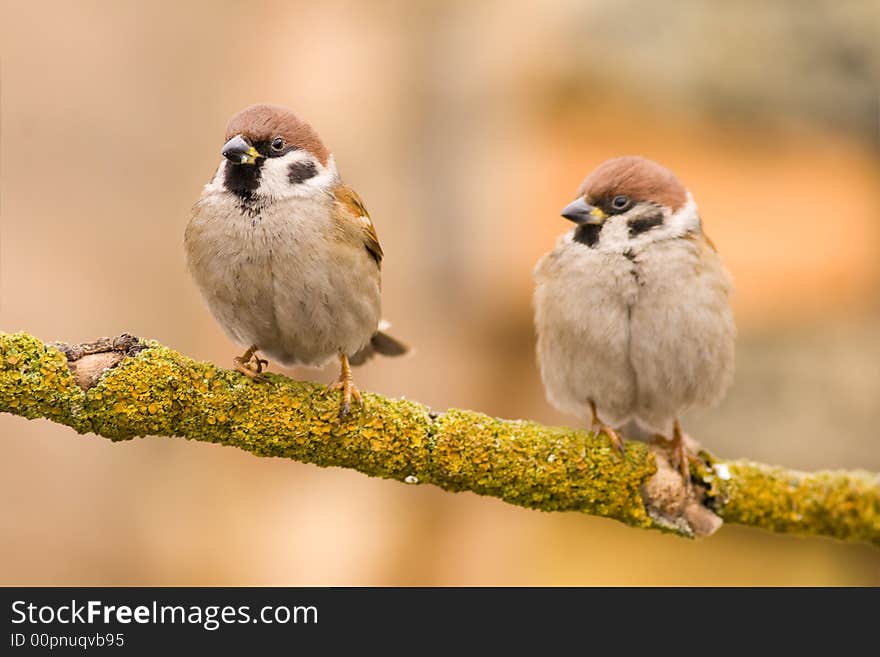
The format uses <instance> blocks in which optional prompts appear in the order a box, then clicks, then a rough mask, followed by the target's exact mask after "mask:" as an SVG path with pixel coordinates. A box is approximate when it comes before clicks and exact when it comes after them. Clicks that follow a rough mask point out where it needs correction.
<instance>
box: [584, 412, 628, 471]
mask: <svg viewBox="0 0 880 657" xmlns="http://www.w3.org/2000/svg"><path fill="white" fill-rule="evenodd" d="M590 410H591V411H592V412H593V423H592V429H593V433H595V434H596V437H598V436H599V434H600V433H604V434H605V435H606V436H608V440H610V441H611V444H612V445H613V446H614V449H615V450H616V451H617V453H618V454H620V457H621V458H626V445H624V441H623V438H621V436H620V434H619V433H617V432H616V431H615V430H614V429H612V428H611V427H609V426H608V425H607V424H605V423H604V422H602V420H600V419H599V413H598V412H597V411H596V404H595V402H593V400H590Z"/></svg>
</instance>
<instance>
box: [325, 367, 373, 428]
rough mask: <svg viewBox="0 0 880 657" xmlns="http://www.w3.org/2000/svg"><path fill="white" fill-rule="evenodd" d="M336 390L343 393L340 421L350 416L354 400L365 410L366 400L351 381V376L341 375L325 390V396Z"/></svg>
mask: <svg viewBox="0 0 880 657" xmlns="http://www.w3.org/2000/svg"><path fill="white" fill-rule="evenodd" d="M336 390H341V391H342V405H341V406H340V407H339V419H340V420H341V419H342V418H344V417H345V416H346V415H348V413H349V411H350V410H351V400H352V399H354V400H355V401H356V402H357V404H358V406H360V407H361V408H363V406H364V399H363V397H361V392H360V390H358V389H357V387H356V386H355V385H354V381H352V380H351V375H350V374H349V375H348V376H346V375H345V373H344V372H343V373H342V374H340V375H339V378H338V379H337V380H336V381H335V382H333V383H331V384H330V385H329V386H327V388H326V389H325V390H324V392H325V394H326V393H330V392H335V391H336Z"/></svg>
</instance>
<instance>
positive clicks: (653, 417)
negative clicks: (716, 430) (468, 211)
mask: <svg viewBox="0 0 880 657" xmlns="http://www.w3.org/2000/svg"><path fill="white" fill-rule="evenodd" d="M562 216H563V217H565V218H566V219H569V220H571V221H573V222H574V223H575V224H576V226H575V227H574V228H573V229H572V230H571V231H569V232H568V233H566V234H565V235H563V236H561V237H560V238H559V240H558V241H557V243H556V246H555V248H554V249H553V250H552V251H551V252H549V253H547V254H546V255H544V256H543V257H542V258H541V259H540V260H539V261H538V264H537V266H536V267H535V282H536V289H535V298H534V302H535V324H536V328H537V333H538V349H537V351H538V360H539V363H540V368H541V378H542V379H543V381H544V387H545V390H546V392H547V397H548V399H549V401H550V402H551V403H552V404H553V405H554V406H556V407H557V408H558V409H560V410H562V411H566V412H569V413H572V414H575V415H579V416H581V417H584V418H589V419H590V420H591V422H592V424H593V428H594V430H597V431H599V430H601V431H604V432H605V433H606V434H607V435H608V437H609V438H610V439H611V440H612V442H613V443H614V444H615V445H616V446H617V447H618V448H619V449H621V450H622V449H623V442H622V440H621V438H620V437H619V436H618V434H617V433H616V432H615V430H614V428H615V427H618V428H619V427H620V426H621V425H622V424H624V423H626V422H627V421H630V420H635V422H636V423H637V424H638V425H639V426H640V427H641V428H643V429H645V430H646V431H648V432H651V433H652V434H653V435H654V436H655V437H656V438H658V439H660V440H662V441H664V442H667V444H671V446H672V447H673V449H674V454H675V458H676V459H677V460H678V462H679V465H680V468H681V472H682V475H683V476H684V479H685V482H686V483H687V482H688V481H689V475H688V461H687V459H688V457H687V452H686V449H685V446H684V441H683V438H682V432H681V427H680V426H679V417H680V416H681V414H682V413H683V412H684V411H685V410H687V409H688V408H691V407H698V406H708V405H711V404H714V403H715V402H717V401H719V400H720V398H721V397H722V396H723V395H724V393H725V392H726V391H727V388H728V387H729V385H730V383H731V379H732V377H733V343H734V336H735V333H736V328H735V327H734V323H733V316H732V314H731V310H730V305H729V301H728V297H729V295H730V290H731V282H730V276H729V274H728V273H727V271H726V270H725V269H724V267H723V265H722V264H721V260H720V259H719V257H718V254H717V253H716V251H715V247H714V245H713V244H712V242H711V241H710V240H709V238H708V237H706V235H705V234H704V233H703V230H702V226H701V223H700V217H699V214H698V213H697V206H696V204H695V203H694V200H693V198H692V197H691V195H690V193H689V192H688V191H687V190H686V189H685V188H684V186H683V185H682V184H681V182H679V180H678V179H677V178H676V177H675V175H674V174H673V173H672V172H671V171H669V170H668V169H666V168H665V167H663V166H661V165H659V164H657V163H656V162H651V161H650V160H646V159H644V158H641V157H618V158H614V159H611V160H608V161H607V162H605V163H603V164H602V165H600V166H599V168H597V169H596V170H595V171H593V172H592V173H591V174H590V175H589V176H587V178H586V179H585V180H584V182H583V183H582V184H581V187H580V189H579V190H578V192H577V198H576V199H575V200H574V201H573V202H572V203H570V204H569V205H568V206H566V207H565V208H564V209H563V210H562Z"/></svg>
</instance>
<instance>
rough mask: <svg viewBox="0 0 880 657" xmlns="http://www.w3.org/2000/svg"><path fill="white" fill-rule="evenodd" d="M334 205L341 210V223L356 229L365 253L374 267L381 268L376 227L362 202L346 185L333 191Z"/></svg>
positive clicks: (380, 249)
mask: <svg viewBox="0 0 880 657" xmlns="http://www.w3.org/2000/svg"><path fill="white" fill-rule="evenodd" d="M333 195H334V196H335V198H336V203H337V205H338V206H339V207H340V209H341V210H342V212H341V213H340V214H341V215H342V216H341V217H340V218H341V219H342V220H343V221H346V222H351V224H353V225H354V226H355V227H356V228H357V229H358V235H359V237H360V238H361V240H362V241H363V243H364V248H366V249H367V253H369V254H370V256H371V257H372V258H373V260H375V261H376V266H377V267H381V266H382V255H383V254H382V246H381V245H380V244H379V236H378V235H377V234H376V227H375V226H373V222H372V221H371V220H370V214H369V213H368V212H367V208H366V207H365V206H364V202H363V201H362V200H361V197H360V196H358V194H357V192H356V191H354V190H353V189H352V188H351V187H349V186H348V185H338V186H337V187H336V188H335V189H334V190H333Z"/></svg>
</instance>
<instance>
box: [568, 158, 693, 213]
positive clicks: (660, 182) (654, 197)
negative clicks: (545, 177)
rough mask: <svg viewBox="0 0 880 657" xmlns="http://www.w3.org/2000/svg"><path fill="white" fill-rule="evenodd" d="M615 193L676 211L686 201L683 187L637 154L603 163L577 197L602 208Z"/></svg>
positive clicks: (671, 174)
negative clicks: (584, 198)
mask: <svg viewBox="0 0 880 657" xmlns="http://www.w3.org/2000/svg"><path fill="white" fill-rule="evenodd" d="M618 194H622V195H626V196H629V197H630V198H631V199H632V200H633V201H635V202H639V201H654V202H655V203H660V204H661V205H665V206H667V207H669V208H672V211H673V212H675V211H677V210H678V209H679V208H681V207H682V206H683V205H684V204H685V203H686V202H687V191H686V190H685V188H684V185H682V184H681V182H680V181H679V180H678V178H676V177H675V174H674V173H672V172H671V171H670V170H669V169H667V168H666V167H664V166H663V165H660V164H657V163H656V162H652V161H651V160H646V159H645V158H643V157H640V156H638V155H625V156H623V157H615V158H612V159H610V160H606V161H605V162H603V163H602V164H600V165H599V166H598V167H597V168H596V169H595V170H594V171H593V172H592V173H591V174H590V175H589V176H587V177H586V178H585V179H584V182H582V183H581V186H580V189H578V196H585V197H586V198H587V199H588V200H589V201H590V202H591V203H594V204H596V205H604V204H606V203H608V202H609V201H610V200H611V199H612V198H614V197H615V196H617V195H618Z"/></svg>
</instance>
